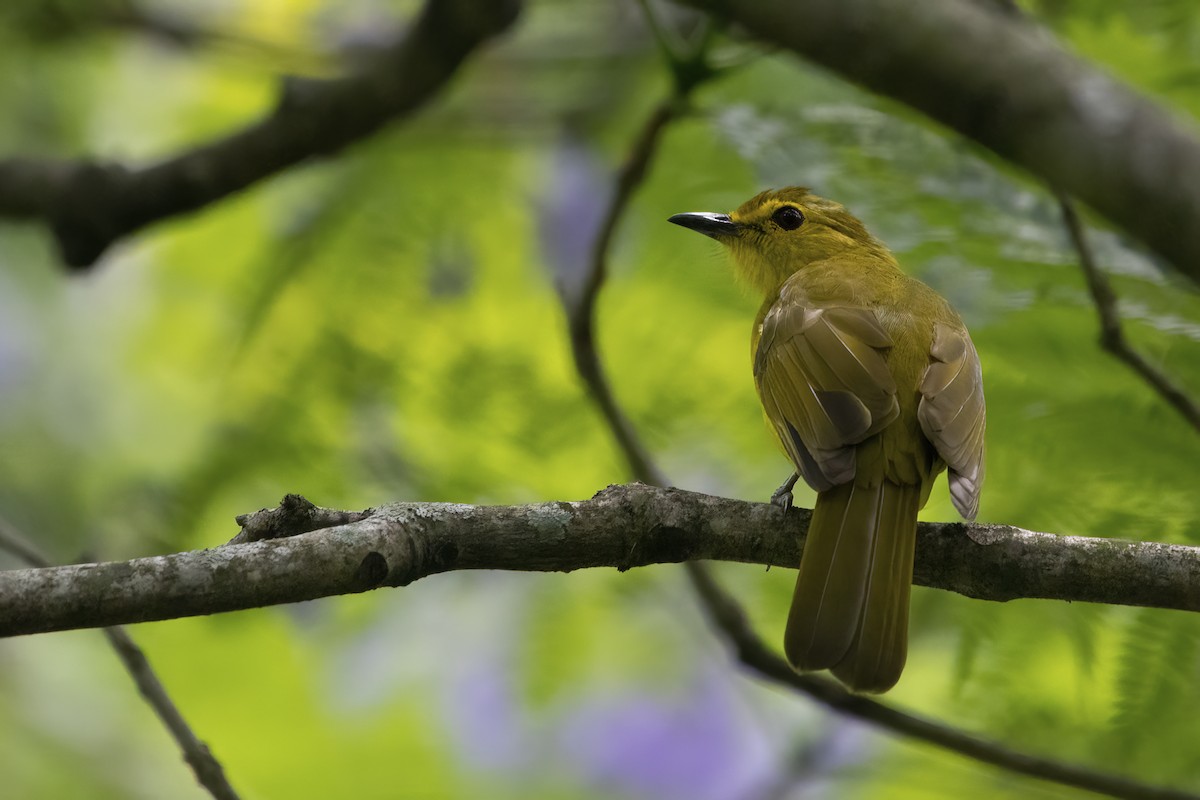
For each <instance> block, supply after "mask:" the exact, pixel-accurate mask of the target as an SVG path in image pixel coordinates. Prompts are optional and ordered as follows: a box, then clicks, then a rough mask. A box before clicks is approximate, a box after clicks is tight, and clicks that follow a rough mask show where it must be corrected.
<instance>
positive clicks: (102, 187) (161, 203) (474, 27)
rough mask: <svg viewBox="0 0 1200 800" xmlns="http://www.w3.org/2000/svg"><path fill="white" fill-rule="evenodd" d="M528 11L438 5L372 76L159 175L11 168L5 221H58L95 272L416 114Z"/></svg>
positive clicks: (147, 170)
mask: <svg viewBox="0 0 1200 800" xmlns="http://www.w3.org/2000/svg"><path fill="white" fill-rule="evenodd" d="M519 8H520V3H519V0H500V1H498V2H493V1H492V0H441V1H440V2H439V0H429V2H428V3H427V4H426V5H425V7H424V9H423V10H422V12H421V14H420V16H419V17H418V18H417V20H416V22H415V23H414V25H413V26H412V28H411V30H410V32H409V33H408V35H407V36H405V37H404V38H403V39H402V40H401V41H400V42H398V43H397V44H396V45H395V46H394V47H393V48H391V49H390V50H387V51H384V52H383V53H381V54H380V56H379V58H378V60H377V61H376V62H374V63H373V65H372V66H371V67H370V68H369V69H367V70H365V71H363V72H361V73H358V74H356V75H351V76H347V77H343V78H338V79H334V80H314V79H292V80H290V81H287V82H285V85H284V88H283V92H282V96H281V97H280V100H279V103H278V105H277V106H276V107H275V109H274V111H273V112H272V113H271V114H270V115H269V116H268V117H266V118H265V119H263V120H261V121H259V122H257V123H255V124H253V125H251V126H250V127H248V128H245V129H244V130H241V131H238V132H236V133H233V134H231V135H229V136H227V137H225V138H223V139H220V140H217V141H214V142H211V143H209V144H206V145H203V146H201V147H198V148H196V149H195V150H191V151H189V152H185V153H182V154H180V155H177V156H175V157H173V158H170V159H168V160H166V161H164V162H162V163H159V164H156V165H152V166H147V167H141V168H135V169H130V168H127V167H124V166H120V165H117V164H111V163H101V162H93V161H81V162H62V161H43V160H33V159H21V158H15V159H9V160H7V161H0V216H9V217H23V218H42V219H45V220H47V221H49V222H50V224H51V227H52V229H53V231H54V237H55V239H56V241H57V243H58V247H59V250H60V252H61V255H62V258H63V260H64V261H65V262H66V264H67V265H69V266H71V267H75V268H81V269H82V268H86V267H89V266H91V265H92V264H94V263H95V261H96V260H97V259H98V258H99V257H100V256H101V255H102V254H103V253H104V251H105V250H106V249H108V248H109V247H110V246H111V245H112V244H113V243H114V242H116V241H117V240H119V239H120V238H122V237H124V236H127V235H129V234H131V233H133V232H135V231H137V230H140V229H141V228H143V227H145V226H147V225H150V224H152V223H154V222H158V221H159V220H162V219H165V218H167V217H171V216H175V215H178V214H183V213H186V212H189V211H194V210H196V209H198V208H202V207H203V206H206V205H208V204H209V203H212V202H215V201H217V200H220V199H222V198H224V197H226V196H228V195H231V194H233V193H235V192H238V191H240V190H242V189H245V188H246V187H248V186H250V185H252V184H254V183H256V182H258V181H260V180H262V179H264V178H267V177H269V176H271V175H274V174H275V173H277V172H280V171H282V170H284V169H287V168H288V167H292V166H294V165H296V164H299V163H301V162H303V161H306V160H308V159H311V158H317V157H324V156H329V155H332V154H334V153H336V152H338V151H339V150H341V149H342V148H344V147H346V146H347V145H349V144H351V143H353V142H356V141H358V140H360V139H363V138H366V137H367V136H370V135H371V134H373V133H375V132H376V131H377V130H378V129H379V128H381V127H383V126H384V125H385V124H387V123H388V122H390V121H392V120H394V119H397V118H399V117H403V116H405V115H406V114H408V113H410V112H412V111H414V110H415V109H416V108H418V107H419V106H421V105H422V104H424V103H425V102H427V101H429V100H430V99H431V98H432V97H433V96H434V95H435V94H436V93H437V92H438V91H439V90H441V89H442V88H443V87H444V86H445V84H446V83H447V81H449V79H450V78H451V77H452V76H453V75H454V72H455V70H457V68H458V67H459V65H460V64H461V63H462V62H463V61H464V60H465V59H466V57H467V56H468V55H469V54H470V53H471V51H472V50H474V49H475V48H476V47H478V46H479V45H481V44H482V43H483V42H484V41H486V40H487V39H488V38H490V37H492V36H495V35H497V34H499V33H500V32H501V31H503V30H504V29H505V28H507V27H508V26H509V25H510V24H512V22H513V21H514V20H515V19H516V16H517V13H518V11H519Z"/></svg>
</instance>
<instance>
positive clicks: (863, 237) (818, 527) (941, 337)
mask: <svg viewBox="0 0 1200 800" xmlns="http://www.w3.org/2000/svg"><path fill="white" fill-rule="evenodd" d="M670 221H671V222H674V223H676V224H678V225H682V226H684V227H685V228H690V229H692V230H694V231H698V232H700V233H703V234H705V235H707V236H711V237H712V238H714V239H716V240H717V241H718V242H720V243H721V244H723V245H725V246H727V247H728V248H729V249H730V251H731V253H732V255H733V262H734V265H735V267H736V270H737V272H738V273H739V274H740V276H741V277H742V278H744V279H745V280H746V281H747V282H749V283H750V285H751V286H753V287H754V288H756V289H758V290H759V291H760V292H762V294H763V296H764V299H763V303H762V306H761V307H760V308H759V310H758V316H757V317H755V320H754V329H753V331H752V333H751V338H750V350H751V357H752V360H753V365H754V384H755V386H756V387H757V388H758V396H759V398H760V399H761V400H762V405H763V409H764V410H765V412H766V416H767V419H768V420H769V421H770V424H771V426H772V428H774V430H775V433H776V434H777V435H778V437H779V441H780V443H781V444H782V445H783V449H784V451H785V452H786V453H787V455H788V457H789V458H790V459H791V461H792V463H793V464H794V465H795V467H796V473H797V474H796V475H793V476H792V478H791V479H790V480H788V481H787V482H786V483H785V484H784V485H783V486H781V487H780V488H779V490H778V491H777V492H776V493H775V494H774V495H773V496H772V498H771V499H772V502H776V503H778V504H781V505H783V506H784V508H787V507H788V506H789V505H790V503H791V489H792V486H793V485H794V484H795V482H796V479H797V477H803V478H804V480H805V482H807V483H808V485H809V486H811V487H812V488H813V489H814V490H815V491H816V492H817V502H816V507H815V508H814V510H813V516H812V522H811V524H810V526H809V529H808V538H807V542H806V543H805V546H804V554H803V556H802V557H801V560H800V574H799V576H798V577H797V580H796V590H795V594H794V595H793V598H792V607H791V611H790V613H789V614H788V622H787V630H786V632H785V634H784V651H785V653H786V654H787V658H788V661H789V662H791V664H792V666H793V667H794V668H795V669H797V670H801V671H808V670H818V669H829V670H832V671H833V674H834V675H835V676H836V677H837V678H838V679H839V680H841V681H842V683H844V684H846V686H847V687H849V688H850V689H852V690H854V691H860V692H885V691H887V690H888V689H890V688H891V687H892V686H894V685H895V684H896V681H897V680H899V678H900V673H901V671H902V670H903V669H904V661H905V657H906V655H907V652H908V598H909V587H910V586H911V584H912V571H913V550H914V547H915V544H916V535H917V512H918V511H919V510H920V509H921V508H922V507H923V506H924V505H925V502H926V501H927V500H928V499H929V491H930V488H931V487H932V486H933V482H934V479H935V478H936V477H937V476H938V474H940V473H941V471H942V470H943V469H945V468H947V467H949V470H950V473H949V477H950V496H951V499H952V500H953V502H954V505H955V507H956V508H957V509H958V510H959V512H960V513H961V514H962V515H963V516H964V517H966V518H967V519H974V518H975V513H976V511H977V510H978V508H979V491H980V488H981V487H982V485H983V475H984V463H983V450H984V446H983V433H984V404H983V375H982V371H981V369H980V365H979V356H978V355H977V354H976V352H975V346H974V344H972V342H971V337H970V335H968V333H967V329H966V326H964V325H963V321H962V319H961V318H960V317H959V316H958V314H957V313H955V311H954V309H952V308H951V307H950V304H949V303H948V302H946V300H945V299H944V298H942V297H941V296H940V295H938V294H937V293H936V292H934V291H933V290H932V289H930V288H929V287H928V286H926V285H925V284H923V283H921V282H920V281H918V280H917V279H915V278H911V277H909V276H907V275H905V274H904V273H903V272H901V270H900V266H899V265H898V264H897V263H896V259H895V258H894V257H893V256H892V254H891V252H889V251H888V249H887V247H885V246H884V245H883V244H882V243H881V242H880V241H879V240H878V239H876V238H875V237H873V236H872V235H871V234H870V233H868V232H867V229H866V227H864V226H863V224H862V223H861V222H860V221H859V220H858V219H857V218H855V217H854V216H853V215H851V214H850V213H849V212H848V211H847V210H846V209H845V208H844V207H842V206H841V205H840V204H838V203H835V202H832V201H830V200H826V199H824V198H821V197H818V196H816V195H815V194H812V193H811V192H810V191H809V190H807V189H804V188H800V187H791V188H787V189H780V190H777V191H766V192H763V193H762V194H759V195H757V196H755V197H753V198H751V199H750V200H748V201H747V202H746V203H744V204H743V205H742V206H741V207H740V208H738V210H737V211H734V212H733V213H732V214H711V213H690V214H676V215H675V216H673V217H671V219H670Z"/></svg>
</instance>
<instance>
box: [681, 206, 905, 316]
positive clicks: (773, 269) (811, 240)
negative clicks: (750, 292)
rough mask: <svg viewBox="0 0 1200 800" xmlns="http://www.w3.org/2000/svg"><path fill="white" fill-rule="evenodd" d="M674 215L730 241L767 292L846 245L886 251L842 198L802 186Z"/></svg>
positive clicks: (738, 262)
mask: <svg viewBox="0 0 1200 800" xmlns="http://www.w3.org/2000/svg"><path fill="white" fill-rule="evenodd" d="M670 221H671V222H674V223H675V224H676V225H682V226H683V227H685V228H690V229H692V230H694V231H697V232H699V233H703V234H704V235H706V236H711V237H712V238H714V239H716V240H717V241H718V242H720V243H721V244H723V245H726V246H727V247H729V249H730V251H731V252H732V254H733V262H734V266H735V267H736V269H737V271H738V273H739V274H740V275H741V277H742V278H744V279H745V280H746V281H747V282H749V283H750V285H752V286H754V287H755V288H756V289H758V290H759V291H761V292H763V293H764V294H771V293H772V292H774V291H775V290H776V289H778V288H779V285H780V284H781V283H783V282H784V281H785V280H787V279H788V278H789V277H791V276H792V275H793V274H794V273H796V272H797V271H798V270H801V269H803V268H804V267H805V266H807V265H809V264H811V263H813V262H816V261H822V260H824V259H827V258H830V257H832V256H835V255H838V254H841V253H845V252H847V251H851V252H853V251H855V250H860V251H861V250H864V249H869V250H878V251H885V248H884V247H883V245H882V244H880V243H879V241H878V240H877V239H875V237H873V236H871V234H870V233H868V232H867V229H866V227H865V226H864V225H863V224H862V222H860V221H859V220H858V218H857V217H855V216H854V215H853V214H851V213H850V212H849V211H847V210H846V209H845V207H843V206H842V205H841V204H840V203H835V202H833V201H832V200H826V199H825V198H823V197H819V196H817V195H815V194H813V193H812V192H810V191H809V190H808V189H805V188H804V187H801V186H790V187H788V188H786V189H771V190H768V191H765V192H762V193H760V194H757V195H755V196H754V197H752V198H750V199H749V200H747V201H746V202H745V203H742V205H741V206H739V207H738V209H737V211H734V212H733V213H732V214H713V213H708V212H692V213H688V214H676V215H675V216H673V217H671V218H670Z"/></svg>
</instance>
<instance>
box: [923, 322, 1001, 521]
mask: <svg viewBox="0 0 1200 800" xmlns="http://www.w3.org/2000/svg"><path fill="white" fill-rule="evenodd" d="M929 355H930V363H929V367H928V368H927V369H926V370H925V375H924V377H923V379H922V380H921V401H920V404H919V405H918V406H917V419H918V420H919V421H920V423H921V430H922V431H924V433H925V436H926V438H928V439H929V441H931V442H932V443H933V446H934V447H935V448H936V449H937V451H938V455H939V456H941V457H942V460H943V461H945V462H946V466H947V467H948V468H949V471H950V498H951V499H952V500H953V501H954V506H955V508H957V509H958V511H959V513H960V514H962V515H963V516H964V517H966V518H967V519H974V518H975V514H976V513H977V512H978V511H979V492H980V490H981V489H982V488H983V477H984V430H985V427H986V423H985V417H984V401H983V371H982V369H981V367H980V364H979V355H978V354H977V353H976V352H975V346H974V345H973V344H972V343H971V339H970V337H969V336H968V335H967V332H966V331H965V330H963V329H961V328H954V327H951V326H949V325H945V324H943V323H938V324H937V325H935V326H934V332H933V344H932V346H931V347H930V352H929Z"/></svg>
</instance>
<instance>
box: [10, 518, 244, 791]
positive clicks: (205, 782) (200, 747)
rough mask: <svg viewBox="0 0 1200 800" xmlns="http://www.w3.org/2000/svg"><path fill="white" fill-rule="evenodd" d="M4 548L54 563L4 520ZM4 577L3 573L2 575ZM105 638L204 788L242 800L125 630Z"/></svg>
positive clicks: (41, 563)
mask: <svg viewBox="0 0 1200 800" xmlns="http://www.w3.org/2000/svg"><path fill="white" fill-rule="evenodd" d="M0 549H2V550H7V551H8V552H10V553H12V554H13V555H15V556H16V557H17V558H19V559H21V560H22V561H24V562H25V563H27V564H32V565H33V566H35V567H41V568H49V567H51V562H50V560H49V559H48V558H46V556H45V555H43V554H42V552H41V551H40V550H39V549H38V548H37V547H35V546H34V545H33V544H31V543H30V542H29V540H28V539H27V538H26V537H24V536H22V535H20V533H18V532H17V531H16V529H14V528H13V527H12V526H11V525H9V524H8V522H7V521H6V520H4V519H2V518H0ZM0 574H2V573H0ZM104 638H106V639H107V640H108V644H109V646H111V647H112V649H113V652H115V653H116V654H117V658H119V659H120V660H121V664H122V665H123V666H124V667H125V670H126V672H128V673H129V676H130V677H131V678H133V682H134V684H135V685H136V686H137V688H138V692H139V693H140V694H141V695H142V698H143V699H144V700H145V701H146V703H147V704H149V706H150V708H151V709H153V711H154V713H155V715H156V716H157V717H158V719H159V721H160V722H162V724H163V726H164V727H166V729H167V732H168V733H170V734H171V738H173V739H174V740H175V743H176V745H177V746H178V747H179V749H180V752H182V753H183V760H184V761H186V762H187V764H188V766H189V767H191V768H192V774H193V775H195V776H196V781H197V782H198V783H199V784H200V785H201V786H203V787H204V788H205V789H206V790H208V793H209V794H211V795H212V796H213V797H214V798H215V800H238V793H237V792H236V791H235V790H234V788H233V786H232V785H231V784H230V783H229V779H228V778H226V777H225V770H224V769H223V768H222V767H221V762H219V761H217V759H216V756H214V755H213V754H212V751H211V750H209V749H208V745H206V744H205V743H204V742H202V741H201V740H200V737H198V736H196V733H195V731H193V730H192V728H191V726H190V725H188V723H187V720H185V719H184V718H183V714H182V713H180V711H179V707H178V706H176V705H175V701H173V700H172V699H171V695H170V694H169V693H168V692H167V689H166V687H165V686H163V684H162V681H160V680H159V679H158V675H157V674H156V673H155V672H154V668H153V667H151V666H150V661H149V659H147V658H146V654H145V653H144V652H143V651H142V648H140V647H138V645H137V643H136V642H134V641H133V637H131V636H130V635H129V634H128V633H127V632H126V631H125V629H124V628H121V627H112V628H105V629H104Z"/></svg>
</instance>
